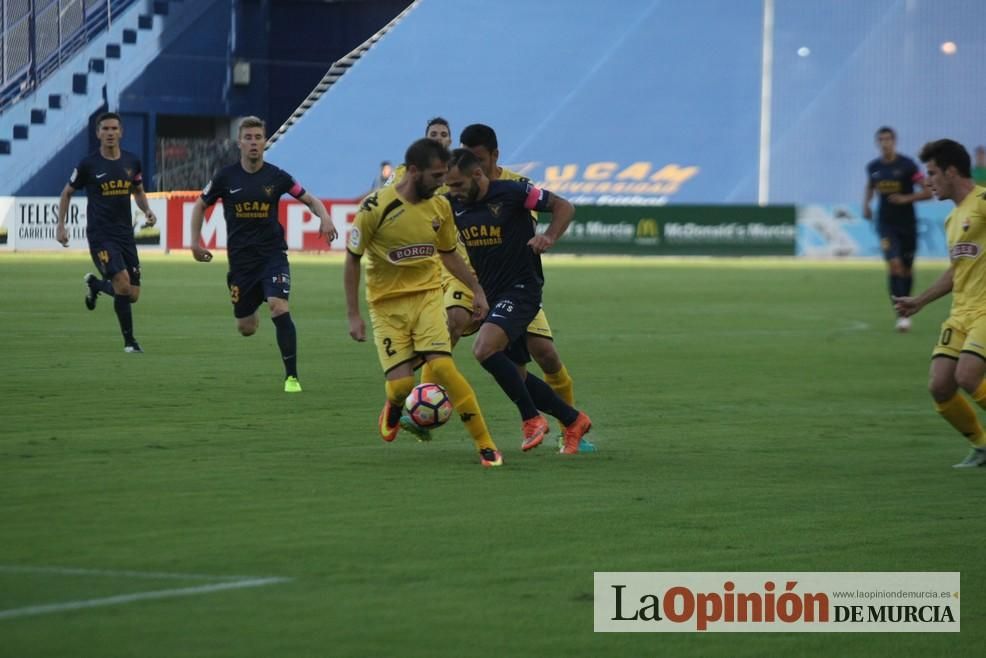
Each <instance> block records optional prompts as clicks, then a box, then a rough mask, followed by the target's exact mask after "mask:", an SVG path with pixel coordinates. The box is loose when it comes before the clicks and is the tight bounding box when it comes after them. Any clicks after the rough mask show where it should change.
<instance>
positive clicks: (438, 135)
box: [385, 117, 461, 255]
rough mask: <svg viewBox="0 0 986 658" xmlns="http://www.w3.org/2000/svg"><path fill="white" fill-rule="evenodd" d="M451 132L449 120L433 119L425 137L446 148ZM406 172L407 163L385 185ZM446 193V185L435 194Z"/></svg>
mask: <svg viewBox="0 0 986 658" xmlns="http://www.w3.org/2000/svg"><path fill="white" fill-rule="evenodd" d="M450 131H451V128H449V125H448V119H446V118H444V117H432V118H430V119H428V123H427V124H425V137H427V138H428V139H433V140H435V141H436V142H438V143H439V144H441V145H442V146H444V147H445V148H448V147H449V146H451V145H452V133H451V132H450ZM406 171H407V163H404V164H401V165H399V166H398V167H397V169H394V173H392V174H391V175H390V178H389V179H388V180H387V182H386V183H385V185H393V184H394V183H398V182H400V180H401V179H402V178H404V173H405V172H406ZM445 192H447V190H446V189H445V186H444V185H443V186H441V187H439V188H438V189H437V190H435V194H445ZM460 255H461V254H460Z"/></svg>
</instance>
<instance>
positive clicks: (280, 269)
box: [191, 117, 338, 393]
mask: <svg viewBox="0 0 986 658" xmlns="http://www.w3.org/2000/svg"><path fill="white" fill-rule="evenodd" d="M238 142H239V147H240V161H239V162H237V163H236V164H232V165H230V166H228V167H225V168H224V169H221V170H219V172H218V173H217V174H216V175H215V176H214V177H213V179H212V181H210V182H209V184H208V185H206V186H205V189H204V190H202V196H201V197H199V199H198V200H197V201H196V202H195V206H194V207H193V209H192V235H191V241H192V256H193V257H194V258H195V260H197V261H200V262H203V263H207V262H209V261H210V260H212V253H210V252H209V250H208V249H206V248H205V247H203V246H202V243H201V238H202V221H203V219H204V217H205V210H206V208H208V207H209V206H211V205H212V204H214V203H215V202H216V201H217V200H218V199H220V198H221V199H222V200H223V216H224V217H225V219H226V227H227V238H226V242H227V248H228V254H229V273H228V274H227V276H226V285H227V286H228V287H229V294H230V301H231V302H232V303H233V315H234V316H235V317H236V327H237V329H238V330H239V332H240V334H242V335H243V336H252V335H253V334H254V333H256V331H257V326H258V325H259V323H260V319H259V315H258V313H257V309H258V308H260V305H261V304H263V303H264V301H266V302H267V305H268V307H270V316H271V320H272V321H273V323H274V328H275V330H276V332H277V346H278V348H279V349H280V351H281V359H282V361H283V362H284V374H285V378H284V392H285V393H300V392H301V383H300V382H299V381H298V360H297V344H298V336H297V331H296V330H295V326H294V321H293V320H292V319H291V313H290V309H289V308H288V297H289V294H290V292H291V266H290V265H289V264H288V255H287V249H288V245H287V243H286V242H285V241H284V229H283V228H282V227H281V224H280V222H279V221H278V219H277V208H278V201H279V199H280V198H281V196H282V195H284V194H290V195H291V196H293V197H294V198H296V199H298V200H299V201H301V202H302V203H304V204H305V205H306V206H308V209H309V210H311V211H312V213H313V214H314V215H316V216H318V218H319V219H320V220H321V226H320V228H319V234H320V235H321V236H322V237H324V238H325V240H326V241H327V242H329V243H331V242H332V241H333V240H335V239H336V236H337V235H338V232H337V231H336V228H335V226H334V225H333V224H332V219H331V218H330V217H329V214H328V212H327V211H326V209H325V206H324V205H323V204H322V202H321V201H320V200H319V199H316V198H315V197H313V196H312V195H311V194H309V193H308V192H306V191H305V189H304V188H303V187H302V186H301V185H299V184H298V183H297V182H295V180H294V179H293V178H292V177H291V175H290V174H288V173H287V172H285V171H282V170H281V169H278V168H277V167H275V166H274V165H272V164H270V163H269V162H264V148H265V146H266V143H267V134H266V130H265V125H264V122H263V121H262V120H261V119H259V118H257V117H246V118H245V119H243V121H242V122H241V123H240V127H239V139H238Z"/></svg>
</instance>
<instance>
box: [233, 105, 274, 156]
mask: <svg viewBox="0 0 986 658" xmlns="http://www.w3.org/2000/svg"><path fill="white" fill-rule="evenodd" d="M236 141H237V143H238V144H239V146H240V158H241V159H243V158H245V159H247V160H249V161H250V162H253V163H256V162H258V161H260V160H263V159H264V147H265V146H266V145H267V125H266V124H265V123H264V120H263V119H261V118H260V117H253V116H250V117H244V119H243V120H242V121H240V127H239V130H238V132H237V139H236Z"/></svg>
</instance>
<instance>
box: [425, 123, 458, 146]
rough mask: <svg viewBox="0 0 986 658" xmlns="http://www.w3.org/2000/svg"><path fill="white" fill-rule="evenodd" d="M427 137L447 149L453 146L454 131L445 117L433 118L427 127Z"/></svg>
mask: <svg viewBox="0 0 986 658" xmlns="http://www.w3.org/2000/svg"><path fill="white" fill-rule="evenodd" d="M425 137H427V138H428V139H433V140H435V141H436V142H438V143H440V144H441V145H442V146H444V147H445V148H448V147H449V146H450V145H451V144H452V129H451V128H449V125H448V120H447V119H445V118H444V117H432V118H431V119H428V123H427V125H425Z"/></svg>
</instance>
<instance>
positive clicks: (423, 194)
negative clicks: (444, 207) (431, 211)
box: [414, 180, 438, 199]
mask: <svg viewBox="0 0 986 658" xmlns="http://www.w3.org/2000/svg"><path fill="white" fill-rule="evenodd" d="M437 189H438V188H437V187H432V188H429V187H426V186H425V185H424V183H422V182H421V181H420V180H418V181H414V193H415V194H417V195H418V198H419V199H430V198H431V197H433V196H435V190H437Z"/></svg>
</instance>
